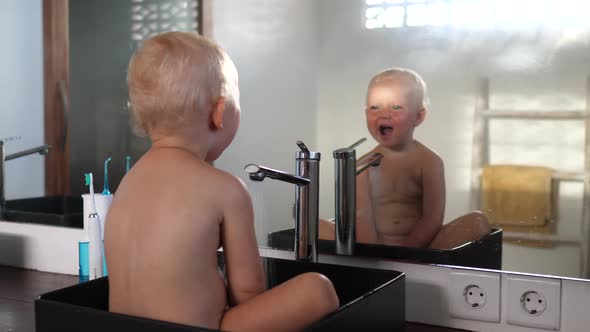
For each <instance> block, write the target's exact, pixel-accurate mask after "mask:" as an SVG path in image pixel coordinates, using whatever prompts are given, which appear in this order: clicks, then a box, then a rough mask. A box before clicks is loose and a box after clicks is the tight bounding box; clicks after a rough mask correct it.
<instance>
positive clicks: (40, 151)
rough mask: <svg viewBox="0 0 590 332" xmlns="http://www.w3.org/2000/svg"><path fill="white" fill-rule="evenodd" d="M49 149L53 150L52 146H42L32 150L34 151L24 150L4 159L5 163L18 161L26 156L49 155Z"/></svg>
mask: <svg viewBox="0 0 590 332" xmlns="http://www.w3.org/2000/svg"><path fill="white" fill-rule="evenodd" d="M49 149H51V145H49V144H45V145H41V146H38V147H36V148H32V149H28V150H23V151H20V152H17V153H13V154H9V155H7V156H6V157H4V161H9V160H12V159H17V158H20V157H25V156H28V155H31V154H35V153H38V154H40V155H46V154H47V153H49Z"/></svg>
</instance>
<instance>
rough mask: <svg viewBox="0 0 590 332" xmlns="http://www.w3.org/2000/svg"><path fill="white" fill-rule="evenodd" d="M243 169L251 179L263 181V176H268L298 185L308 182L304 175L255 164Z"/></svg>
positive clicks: (304, 184) (305, 184)
mask: <svg viewBox="0 0 590 332" xmlns="http://www.w3.org/2000/svg"><path fill="white" fill-rule="evenodd" d="M244 170H245V171H246V172H248V177H249V178H250V180H252V181H263V180H264V179H265V178H267V177H268V178H271V179H274V180H279V181H283V182H288V183H292V184H295V185H298V186H307V185H308V184H309V182H310V181H309V179H306V178H304V177H301V176H297V175H292V174H289V173H285V172H283V171H279V170H276V169H272V168H269V167H264V166H259V165H256V164H248V165H246V166H245V167H244Z"/></svg>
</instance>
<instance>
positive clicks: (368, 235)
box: [320, 68, 490, 249]
mask: <svg viewBox="0 0 590 332" xmlns="http://www.w3.org/2000/svg"><path fill="white" fill-rule="evenodd" d="M426 99H427V98H426V84H425V83H424V81H423V80H422V78H421V77H420V76H419V75H418V74H417V73H415V72H414V71H411V70H408V69H403V68H391V69H388V70H385V71H383V72H381V73H379V74H377V75H376V76H374V77H373V78H372V79H371V81H370V83H369V86H368V91H367V99H366V110H365V112H366V119H367V128H368V129H369V132H370V133H371V136H373V138H374V139H375V140H376V141H377V143H378V145H377V147H375V148H374V149H373V150H372V151H371V152H370V153H375V152H379V153H381V154H382V155H383V158H382V159H381V164H380V166H379V167H372V168H369V169H367V170H366V171H365V172H363V173H361V174H360V175H359V176H358V177H357V221H356V222H357V224H356V229H357V234H356V235H357V242H365V243H378V244H384V245H396V246H407V247H430V248H436V249H449V248H452V247H455V246H458V245H460V244H463V243H466V242H469V241H473V240H477V239H479V238H481V237H482V236H484V235H486V234H488V233H489V232H490V227H489V224H488V222H487V218H486V217H485V215H483V214H482V213H480V212H478V211H474V212H471V213H469V214H467V215H464V216H462V217H460V218H458V219H456V220H454V221H452V222H450V223H448V224H446V225H444V226H443V225H442V223H443V217H444V211H445V178H444V167H443V161H442V159H441V158H440V156H439V155H438V154H437V153H436V152H434V151H432V150H431V149H429V148H428V147H426V146H425V145H424V144H422V143H420V142H418V141H417V140H415V139H414V138H413V135H414V128H416V127H417V126H419V125H420V124H421V123H422V122H423V121H424V119H425V118H426V104H427V102H426ZM333 229H334V224H333V223H330V222H327V221H321V225H320V237H321V238H327V239H333V238H334V231H333Z"/></svg>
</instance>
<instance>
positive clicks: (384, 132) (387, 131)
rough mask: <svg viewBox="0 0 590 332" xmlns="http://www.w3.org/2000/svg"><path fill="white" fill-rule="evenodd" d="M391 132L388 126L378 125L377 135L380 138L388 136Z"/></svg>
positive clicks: (391, 128) (391, 129)
mask: <svg viewBox="0 0 590 332" xmlns="http://www.w3.org/2000/svg"><path fill="white" fill-rule="evenodd" d="M392 132H393V127H392V126H389V125H380V126H379V133H381V136H389V135H391V133H392Z"/></svg>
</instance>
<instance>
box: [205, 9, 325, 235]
mask: <svg viewBox="0 0 590 332" xmlns="http://www.w3.org/2000/svg"><path fill="white" fill-rule="evenodd" d="M316 6H317V4H316V1H314V0H281V1H264V0H239V1H238V0H216V1H215V2H214V3H213V10H214V15H213V22H214V23H213V24H214V26H213V35H214V38H215V39H216V40H217V41H218V42H219V43H220V44H221V46H222V47H224V48H225V49H226V51H227V52H228V53H229V55H230V57H231V58H232V59H233V61H234V62H235V64H236V67H237V69H238V72H239V79H240V92H241V106H242V118H241V124H240V129H239V131H238V134H237V136H236V138H235V139H234V141H233V143H232V144H231V146H230V147H229V148H228V149H227V150H226V151H225V153H224V154H223V155H222V157H221V158H220V159H219V160H218V161H217V162H216V166H218V167H219V168H221V169H224V170H226V171H228V172H230V173H232V174H234V175H236V176H239V177H240V178H242V180H243V181H244V182H245V183H246V184H247V186H248V188H249V190H250V193H251V195H252V198H253V201H254V208H255V214H256V230H257V237H258V240H259V243H266V240H265V239H266V234H268V233H269V232H271V231H274V230H280V229H285V228H290V227H293V217H292V204H293V203H294V198H295V186H294V185H292V184H287V183H282V182H278V181H275V180H265V181H264V182H262V183H254V182H251V181H249V180H248V179H247V176H246V173H245V172H244V170H243V168H244V166H245V165H246V164H249V163H257V164H261V165H265V166H268V167H271V168H276V169H280V170H283V171H286V172H290V173H294V172H295V151H297V149H298V147H297V145H295V141H297V140H302V141H304V142H305V143H306V144H307V145H308V147H309V148H310V149H315V148H317V146H316V133H315V131H316V124H315V121H314V119H315V112H316V110H315V107H316V101H315V100H316V72H317V70H316V63H317V59H316V53H317V51H316V48H317V30H316V17H317V10H316Z"/></svg>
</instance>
